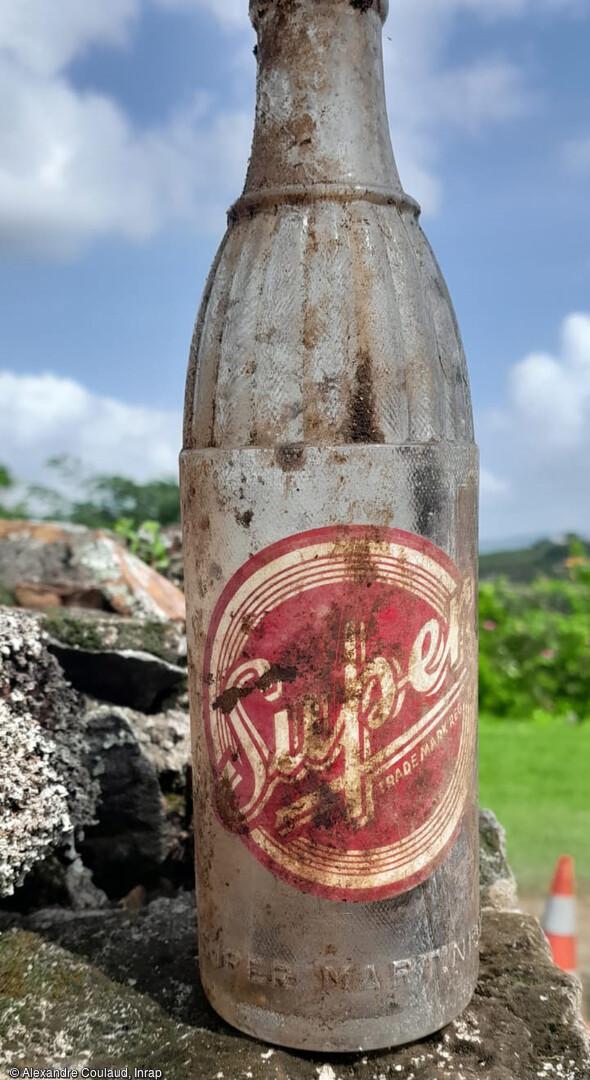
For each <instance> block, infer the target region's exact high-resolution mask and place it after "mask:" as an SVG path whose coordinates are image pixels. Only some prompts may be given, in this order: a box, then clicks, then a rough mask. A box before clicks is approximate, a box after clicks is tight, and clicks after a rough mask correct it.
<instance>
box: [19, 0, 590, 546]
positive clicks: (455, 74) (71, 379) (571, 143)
mask: <svg viewBox="0 0 590 1080" xmlns="http://www.w3.org/2000/svg"><path fill="white" fill-rule="evenodd" d="M246 9H247V0H83V2H82V0H60V3H59V5H57V4H50V3H48V0H0V101H1V102H2V105H1V106H0V296H1V298H2V301H1V303H2V312H1V318H0V410H1V414H2V416H3V422H2V434H1V435H0V461H4V462H6V463H7V464H9V465H10V466H11V467H12V468H13V470H14V471H15V472H16V473H18V474H19V475H21V476H24V477H30V478H38V477H39V476H40V474H41V472H42V464H43V462H44V460H45V459H46V458H47V457H49V456H50V455H51V454H56V453H61V452H68V453H71V454H75V455H77V456H79V457H81V458H82V459H83V460H84V461H85V462H86V463H87V464H88V466H89V467H90V468H93V469H104V470H105V471H112V470H114V469H120V470H121V471H127V472H128V473H130V474H133V475H135V476H138V477H140V478H143V477H147V476H149V475H154V474H162V473H172V472H174V470H175V460H176V455H177V450H178V442H179V434H178V431H179V412H180V407H181V402H182V391H183V383H184V375H185V368H186V356H187V351H188V343H189V340H190V335H191V332H192V325H193V321H194V316H195V312H196V308H197V304H198V301H199V297H200V293H201V290H202V287H203V283H204V279H205V276H206V273H207V270H208V267H209V264H210V262H211V260H212V257H213V254H214V252H215V248H216V246H217V243H218V241H219V239H220V238H221V234H222V232H223V228H224V211H225V209H226V207H227V206H228V205H229V204H230V203H231V202H232V201H233V199H234V198H235V197H236V196H237V195H238V194H239V191H240V188H241V184H242V181H243V175H244V170H245V164H246V160H247V155H248V149H249V142H250V136H251V127H252V111H253V93H254V75H255V62H254V59H253V57H252V46H253V44H254V37H253V32H252V30H251V28H250V27H249V23H248V19H247V15H246ZM384 47H385V67H386V84H387V95H388V103H389V111H390V121H391V127H392V134H393V142H394V148H395V150H396V155H397V158H398V164H399V167H400V172H401V175H402V179H403V181H404V184H405V187H406V190H408V191H409V192H410V194H413V195H416V196H417V197H418V198H419V200H420V201H421V203H422V205H423V209H424V215H423V224H424V227H425V228H426V231H427V233H428V235H429V237H430V239H431V241H432V243H433V245H434V247H435V250H436V252H437V255H438V258H439V261H440V262H441V264H442V267H443V270H444V272H445V275H446V277H447V280H448V283H449V286H450V288H451V292H452V295H453V298H454V301H455V305H456V308H457V312H458V315H459V319H460V323H461V327H462V330H463V336H464V340H465V345H466V348H467V353H468V358H469V361H470V369H471V376H472V386H473V395H474V406H475V411H476V421H477V428H478V437H479V442H480V444H481V449H482V465H483V483H482V536H483V538H484V540H486V541H493V540H494V539H495V538H505V537H516V536H520V535H522V536H526V535H532V534H547V533H551V534H555V533H559V532H560V531H563V530H566V529H578V530H580V531H584V532H586V533H588V534H590V500H589V499H588V488H589V485H588V479H587V462H588V460H589V459H590V288H589V286H590V198H589V195H590V77H589V75H588V55H589V53H590V0H391V14H390V18H389V20H388V22H387V23H386V26H385V31H384Z"/></svg>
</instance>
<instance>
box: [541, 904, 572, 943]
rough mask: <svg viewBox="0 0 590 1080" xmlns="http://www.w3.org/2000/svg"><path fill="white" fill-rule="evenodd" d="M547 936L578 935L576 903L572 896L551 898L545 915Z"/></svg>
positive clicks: (544, 926) (544, 928) (544, 927)
mask: <svg viewBox="0 0 590 1080" xmlns="http://www.w3.org/2000/svg"><path fill="white" fill-rule="evenodd" d="M543 930H544V931H545V933H547V934H559V935H560V936H561V937H570V936H572V935H574V934H575V933H576V902H575V900H573V898H572V897H571V896H550V897H549V900H548V901H547V905H546V907H545V914H544V915H543Z"/></svg>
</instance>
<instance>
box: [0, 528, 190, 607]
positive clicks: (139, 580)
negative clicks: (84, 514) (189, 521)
mask: <svg viewBox="0 0 590 1080" xmlns="http://www.w3.org/2000/svg"><path fill="white" fill-rule="evenodd" d="M0 584H1V585H2V587H3V588H4V589H5V590H8V592H9V593H12V594H14V595H15V596H16V597H17V600H18V601H19V602H20V603H21V604H24V603H26V604H27V606H31V607H33V608H35V609H45V608H47V607H51V608H54V607H56V606H57V607H90V608H103V609H105V610H107V611H114V612H117V613H118V614H119V615H137V616H142V617H146V618H151V619H157V620H167V619H170V620H171V621H173V622H174V621H176V622H183V621H184V618H185V605H184V596H183V594H182V592H181V591H180V589H178V588H177V587H176V585H174V584H173V583H172V582H170V581H167V580H166V578H164V577H163V576H162V575H161V574H158V573H157V572H156V571H155V570H152V569H151V568H150V567H149V566H147V565H146V564H145V563H143V562H142V561H141V559H138V558H137V557H136V556H135V555H132V554H131V553H130V552H129V551H127V549H126V548H125V547H124V546H123V545H122V544H120V543H119V542H118V540H116V539H115V537H114V536H112V535H111V534H110V533H108V532H106V531H105V530H101V529H97V530H94V529H86V528H84V527H83V526H77V525H67V524H62V523H56V524H52V523H46V522H40V523H39V522H38V523H35V522H28V521H0Z"/></svg>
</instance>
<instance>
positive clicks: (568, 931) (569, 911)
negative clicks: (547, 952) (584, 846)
mask: <svg viewBox="0 0 590 1080" xmlns="http://www.w3.org/2000/svg"><path fill="white" fill-rule="evenodd" d="M543 930H544V931H545V936H546V938H547V940H548V942H549V946H550V948H551V952H552V954H553V963H554V964H556V965H557V967H559V968H561V969H562V971H568V972H570V974H572V975H573V974H575V972H576V969H577V960H576V897H575V874H574V860H573V859H572V857H571V855H562V856H561V858H560V859H558V860H557V866H556V867H555V873H554V875H553V881H552V883H551V889H550V892H549V896H548V897H547V903H546V905H545V912H544V915H543Z"/></svg>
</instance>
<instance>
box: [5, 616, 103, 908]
mask: <svg viewBox="0 0 590 1080" xmlns="http://www.w3.org/2000/svg"><path fill="white" fill-rule="evenodd" d="M86 756H87V744H86V739H85V722H84V719H83V707H82V700H81V698H80V697H79V696H78V695H77V694H76V693H75V692H74V691H73V690H72V688H71V687H70V686H69V685H68V683H67V682H65V680H64V677H63V674H62V672H61V669H60V667H59V665H58V663H57V661H56V660H55V658H54V657H53V656H50V654H49V653H48V651H47V648H46V645H45V642H44V639H43V635H42V631H41V629H40V627H39V625H38V622H37V621H36V620H35V619H34V618H32V617H31V616H30V615H27V614H25V613H24V612H17V611H13V610H10V609H8V608H4V609H2V611H1V613H0V895H10V894H11V893H12V892H13V890H14V887H15V886H16V885H18V884H19V883H20V882H21V881H22V879H23V877H24V875H25V874H26V873H27V871H28V870H30V869H31V867H32V866H34V865H35V863H37V862H39V861H41V860H42V859H43V858H45V857H46V856H47V855H48V854H49V852H50V851H51V850H52V849H53V848H54V847H56V846H57V845H58V844H59V843H63V842H64V840H66V839H67V838H68V837H71V835H72V833H73V832H74V830H75V829H76V828H77V827H78V826H81V825H84V824H86V823H88V822H90V821H92V820H93V819H94V811H95V806H96V800H97V795H98V785H97V783H96V782H95V781H94V780H92V779H91V777H90V775H89V772H88V769H87V767H86Z"/></svg>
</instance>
